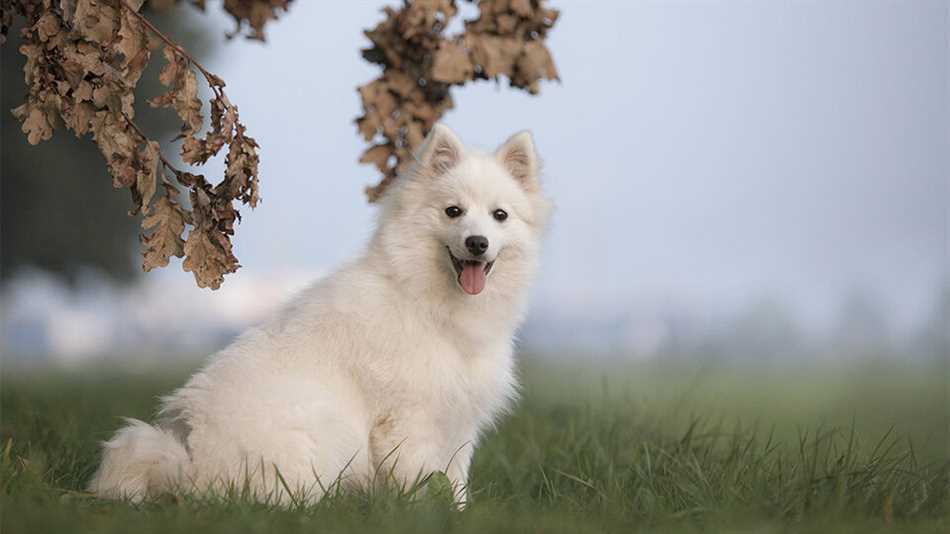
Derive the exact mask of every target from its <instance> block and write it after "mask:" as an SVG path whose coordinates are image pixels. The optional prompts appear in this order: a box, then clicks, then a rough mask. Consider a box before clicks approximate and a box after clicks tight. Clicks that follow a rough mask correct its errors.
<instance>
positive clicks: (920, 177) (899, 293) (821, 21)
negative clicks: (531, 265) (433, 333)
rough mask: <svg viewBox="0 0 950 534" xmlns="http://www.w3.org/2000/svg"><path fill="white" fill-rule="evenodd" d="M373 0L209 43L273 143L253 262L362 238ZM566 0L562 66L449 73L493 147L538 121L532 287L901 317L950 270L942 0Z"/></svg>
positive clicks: (290, 265)
mask: <svg viewBox="0 0 950 534" xmlns="http://www.w3.org/2000/svg"><path fill="white" fill-rule="evenodd" d="M381 5H382V3H381V2H373V1H358V2H332V3H327V2H311V1H306V2H304V1H298V2H294V3H293V4H292V8H291V10H290V13H289V14H287V15H286V16H284V17H282V18H281V20H280V21H279V22H278V23H276V24H273V25H269V26H268V38H269V40H268V43H267V44H266V45H265V46H260V45H258V44H255V43H247V42H241V41H236V42H232V43H229V44H224V45H221V46H220V47H218V51H217V53H216V55H214V56H213V57H211V58H209V59H208V61H207V63H208V64H209V66H210V67H211V70H213V71H214V72H215V73H217V74H219V75H221V76H222V77H223V78H224V79H225V80H227V82H228V94H229V96H230V98H231V100H232V101H233V102H235V103H237V104H238V105H239V106H240V111H241V117H242V118H243V119H244V121H245V123H246V124H247V125H248V128H249V131H250V133H251V134H252V135H253V136H255V137H256V138H257V139H258V140H259V141H260V142H261V145H262V150H261V154H262V155H261V162H262V164H261V180H262V194H263V198H264V203H263V204H262V206H260V207H259V208H258V209H257V210H256V211H255V212H254V213H252V214H248V215H247V216H246V217H245V219H244V222H243V223H242V225H241V227H240V228H239V230H238V233H237V238H236V242H237V255H238V257H239V258H240V259H241V262H242V264H243V265H244V266H245V269H247V270H249V271H255V272H260V273H268V272H276V271H284V270H295V271H299V270H314V271H323V270H326V269H329V268H332V266H334V265H336V264H338V263H339V262H340V261H341V260H343V259H345V258H347V257H351V256H353V255H354V254H356V253H357V252H358V251H359V249H360V247H361V246H362V243H363V242H364V241H365V239H366V237H367V235H368V232H369V228H370V224H371V219H372V211H373V210H372V208H371V207H370V206H368V205H367V204H366V203H365V200H364V197H363V194H362V189H363V186H364V185H366V184H368V183H371V182H374V181H375V180H376V178H377V177H376V176H375V172H374V170H373V169H372V168H371V167H367V166H362V165H357V164H356V159H357V158H358V156H359V154H360V152H361V151H362V150H363V149H364V148H365V145H364V143H363V141H362V140H361V138H359V137H358V136H357V134H356V130H355V128H354V126H353V124H352V120H353V118H354V117H356V116H357V115H358V114H359V112H360V108H359V99H358V97H357V93H356V91H355V87H356V86H357V85H359V84H361V83H365V82H366V81H367V80H370V79H371V78H373V77H374V76H376V75H377V73H378V68H377V67H375V66H372V65H369V64H367V63H366V62H365V61H363V60H362V59H361V58H360V56H359V49H360V48H361V47H364V46H365V45H366V44H367V41H366V39H365V38H364V37H363V35H362V30H363V29H364V28H368V27H371V26H372V25H374V24H375V23H377V22H378V21H379V20H380V18H381V15H380V13H379V8H380V7H381ZM551 5H553V6H554V7H557V8H560V9H561V10H562V16H561V19H560V20H559V21H558V23H557V26H556V28H555V29H554V31H553V32H552V33H551V36H550V40H549V44H550V48H551V50H552V52H553V54H554V57H555V60H556V62H557V65H558V68H559V70H560V73H561V77H562V80H563V82H562V83H561V84H553V83H549V84H546V85H544V86H543V88H542V94H541V96H540V97H538V98H535V97H530V96H528V95H526V94H524V93H522V92H518V91H515V90H511V89H508V88H507V87H505V86H504V85H505V84H501V85H500V86H499V85H496V84H494V83H487V82H486V83H481V84H479V85H475V86H470V87H465V88H463V89H454V90H453V94H454V96H455V101H456V109H455V110H453V111H451V112H449V113H448V115H447V116H446V117H445V122H446V123H448V124H449V125H450V126H451V127H452V128H454V129H455V130H456V131H457V132H458V133H459V135H460V136H461V137H462V139H463V140H464V141H466V142H468V143H473V144H476V145H481V146H482V147H486V148H491V147H494V146H495V145H496V144H497V143H498V142H499V141H501V140H502V139H504V138H505V137H506V136H508V135H509V134H510V133H512V132H514V131H517V130H520V129H524V128H529V129H531V130H532V131H533V132H534V134H535V137H536V141H537V145H538V147H539V151H540V153H541V155H542V157H543V159H544V161H545V182H546V188H547V191H548V192H549V194H550V196H551V197H552V198H553V199H554V202H555V203H556V205H557V213H556V215H555V219H554V223H553V229H552V231H551V232H550V234H549V236H548V241H547V248H546V251H545V258H544V263H543V267H542V272H541V275H540V279H539V283H538V287H537V290H536V302H538V303H540V302H543V303H545V304H546V305H553V306H558V305H563V306H578V305H584V304H609V305H620V304H621V303H626V302H630V303H633V304H634V305H637V306H649V305H654V304H657V303H659V304H661V305H665V304H670V303H673V304H676V305H682V306H694V307H697V308H703V309H715V308H732V307H735V306H741V305H742V304H743V303H745V302H748V301H749V300H751V299H757V298H760V297H763V296H771V297H778V298H780V299H784V300H786V301H787V302H789V303H790V304H791V305H793V306H795V307H796V308H797V309H798V310H800V311H801V312H802V313H803V314H805V315H806V316H811V317H813V318H815V317H828V316H829V314H831V313H832V312H833V311H834V310H835V309H836V307H837V303H838V302H839V301H840V299H841V297H842V296H843V295H845V294H847V293H848V292H849V291H852V290H855V289H867V290H871V291H873V292H876V293H877V294H878V296H880V297H881V298H882V299H883V300H884V301H885V302H888V303H891V304H893V306H894V310H895V312H896V313H897V314H898V315H899V316H900V317H909V316H910V315H913V314H914V313H917V312H919V311H921V310H923V309H924V308H925V307H926V306H928V305H929V303H930V301H931V298H932V295H933V293H934V290H935V288H936V287H937V286H938V284H940V283H944V282H943V281H946V280H948V273H950V260H948V203H950V52H948V50H950V41H948V39H950V37H948V36H950V7H948V5H950V4H948V3H947V2H945V1H943V0H934V1H911V0H907V1H877V0H857V1H852V2H843V1H842V2H839V1H826V0H814V1H794V2H791V1H789V2H784V1H783V2H779V1H765V0H758V1H746V2H739V1H729V2H726V1H722V2H713V1H703V2H700V1H693V2H685V1H682V2H672V1H667V2H659V1H657V2H641V1H627V0H623V1H621V0H617V1H612V2H611V1H601V2H596V3H594V2H582V1H568V0H556V1H554V2H551ZM464 7H465V10H464V11H463V14H470V13H472V9H471V7H470V6H467V5H466V6H464ZM215 11H216V10H215V9H211V12H212V13H213V14H212V15H207V16H206V19H208V20H209V21H210V23H211V24H212V25H214V26H216V27H218V28H219V29H221V30H222V31H223V30H225V29H228V28H229V27H230V26H229V24H230V23H229V22H228V21H227V20H225V19H224V17H223V16H221V15H220V14H218V13H215ZM149 276H154V275H149ZM160 276H180V277H182V278H190V275H188V274H183V273H180V272H177V271H176V270H174V269H166V270H164V272H163V273H162V274H161V275H160ZM237 276H241V275H240V274H238V275H237ZM189 283H190V282H189Z"/></svg>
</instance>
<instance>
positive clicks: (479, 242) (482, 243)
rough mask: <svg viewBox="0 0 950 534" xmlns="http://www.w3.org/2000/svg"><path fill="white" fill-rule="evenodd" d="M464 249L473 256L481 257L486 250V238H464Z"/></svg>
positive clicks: (471, 236)
mask: <svg viewBox="0 0 950 534" xmlns="http://www.w3.org/2000/svg"><path fill="white" fill-rule="evenodd" d="M465 248H467V249H468V251H469V252H471V253H472V255H473V256H481V255H482V254H484V253H485V251H486V250H488V238H487V237H485V236H483V235H470V236H468V237H466V238H465Z"/></svg>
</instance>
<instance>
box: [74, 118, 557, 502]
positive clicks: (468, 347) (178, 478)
mask: <svg viewBox="0 0 950 534" xmlns="http://www.w3.org/2000/svg"><path fill="white" fill-rule="evenodd" d="M538 168H539V164H538V161H537V156H536V154H535V150H534V146H533V142H532V140H531V136H530V134H528V133H520V134H517V135H515V136H514V137H512V138H511V139H509V140H508V141H507V142H506V143H505V144H503V145H502V146H501V147H500V148H499V149H498V150H497V151H496V152H495V153H492V154H486V153H479V152H476V151H473V150H470V149H468V148H466V147H464V146H462V144H461V143H460V142H459V140H458V138H456V136H455V135H454V134H453V133H452V132H451V131H450V130H449V129H448V128H446V127H445V126H442V125H436V127H435V128H434V129H433V131H432V133H431V134H430V135H429V137H428V138H427V139H426V141H425V142H424V143H423V145H422V147H421V148H420V150H419V152H418V162H417V163H416V164H415V165H414V166H413V168H412V169H411V170H410V171H409V172H408V173H406V174H405V175H404V176H402V177H400V179H399V180H397V181H396V183H395V184H394V185H393V186H391V187H390V190H389V191H388V192H387V193H386V195H385V196H384V198H383V199H382V201H381V207H380V213H379V218H378V224H377V228H376V231H375V233H374V235H373V237H372V239H371V240H370V243H369V245H368V247H367V248H366V252H365V253H364V254H363V255H362V257H360V258H359V259H357V260H356V261H353V262H352V263H350V264H348V265H346V266H344V267H343V268H341V269H340V270H339V271H337V272H336V273H335V274H333V275H331V276H329V277H327V278H325V279H323V280H321V281H319V282H318V283H316V284H315V285H313V286H312V287H310V288H309V289H307V290H305V291H304V292H302V293H301V294H300V295H299V296H298V297H297V298H296V299H295V300H294V301H293V302H292V303H291V304H290V305H289V306H287V307H286V308H285V309H284V310H283V311H282V312H280V313H279V314H278V315H277V316H276V317H274V318H273V319H272V320H270V321H269V322H267V323H265V324H263V325H262V326H259V327H256V328H253V329H251V330H250V331H248V332H246V333H244V334H243V335H242V336H240V337H239V338H238V339H237V340H236V341H235V342H234V343H232V344H231V345H230V346H229V347H227V348H225V349H224V350H222V351H221V352H219V353H217V354H215V355H214V356H213V357H212V358H211V360H210V362H209V363H208V365H207V366H206V367H204V369H202V370H201V371H199V372H197V373H196V374H195V375H194V376H193V377H192V378H191V379H190V380H189V381H188V383H187V384H185V386H184V387H182V388H181V389H179V390H177V391H175V392H174V393H173V394H171V395H169V396H168V397H166V398H164V399H163V403H162V407H161V410H160V412H159V415H160V417H159V421H158V422H157V423H156V424H155V425H149V424H146V423H143V422H141V421H135V420H129V422H128V423H129V424H128V426H126V427H124V428H122V429H121V430H119V431H118V433H117V434H116V435H115V437H114V438H113V439H112V440H111V441H108V442H106V443H104V445H103V459H102V464H101V466H100V467H99V470H98V471H97V472H96V474H95V476H94V477H93V479H92V481H91V482H90V490H91V491H93V492H95V493H96V494H97V495H100V496H102V497H109V498H130V499H143V498H146V497H148V496H150V495H154V494H156V493H159V492H163V491H197V492H210V491H220V490H224V489H226V488H227V487H228V486H232V485H233V486H236V487H237V488H238V489H240V488H250V489H251V491H252V494H253V495H254V496H255V497H256V498H260V499H265V498H274V497H275V496H276V498H278V499H280V500H282V501H284V502H287V501H288V499H289V498H294V499H296V498H297V497H292V496H290V495H288V494H287V492H286V489H285V488H288V487H289V489H290V490H291V491H292V492H294V493H295V494H297V495H302V496H304V498H306V499H308V500H316V499H319V498H320V497H321V496H322V495H323V493H324V492H325V491H326V488H328V487H329V486H331V485H332V484H334V483H338V484H341V486H342V487H344V488H353V487H361V486H362V487H365V486H366V485H367V484H370V483H372V482H373V481H374V480H379V479H380V474H384V475H386V478H388V477H390V476H391V477H392V478H394V479H395V482H396V483H399V484H411V483H413V482H414V481H415V480H417V479H418V477H420V476H424V475H426V474H428V473H430V472H433V471H444V472H445V473H446V474H447V476H448V477H449V479H450V480H451V481H452V483H453V484H454V485H455V487H456V490H457V491H458V493H459V498H460V500H461V501H464V500H465V496H466V492H465V487H466V483H467V479H468V469H469V463H470V461H471V458H472V453H473V451H474V448H475V445H476V443H477V442H478V438H479V434H480V433H481V432H482V431H483V430H484V429H485V428H486V427H488V426H489V425H491V424H492V422H493V421H494V420H495V419H496V417H498V415H499V414H500V413H502V412H503V411H504V410H505V409H506V408H507V407H508V406H509V404H510V403H511V401H512V399H513V398H514V396H515V394H516V388H517V384H516V379H515V376H514V365H513V357H512V356H513V355H512V349H513V347H512V339H513V335H514V333H515V329H516V328H517V326H518V324H519V323H520V322H521V320H522V315H523V312H524V309H525V292H526V288H527V286H528V283H529V281H530V280H531V278H532V276H533V273H534V271H535V267H536V262H537V257H538V248H539V242H540V237H541V233H542V231H543V227H544V226H545V223H546V220H547V215H548V211H549V205H548V203H547V201H546V200H545V198H544V197H543V196H542V195H541V193H540V191H539V187H538V182H537V180H538V176H537V174H538ZM450 205H457V206H460V207H462V208H463V209H464V212H465V213H464V215H463V216H461V217H458V218H456V219H452V218H449V217H447V216H446V214H445V212H444V210H445V208H446V207H448V206H450ZM499 208H501V209H504V210H505V211H507V212H508V214H509V217H508V219H507V220H506V221H504V222H499V221H497V220H495V219H494V218H493V217H492V212H493V211H494V210H496V209H499ZM319 231H320V230H319V229H318V230H316V232H319ZM475 234H478V235H484V236H486V237H487V238H488V239H489V243H490V247H489V249H488V251H487V253H486V254H485V257H486V258H488V259H492V258H494V259H495V264H494V267H493V269H492V271H491V273H490V275H489V278H488V281H487V286H486V287H485V289H484V291H482V292H481V293H480V294H478V295H475V296H471V295H467V294H466V293H464V292H463V291H462V289H461V288H460V287H459V285H458V282H457V281H456V273H455V271H454V269H453V266H452V262H451V259H450V258H449V256H448V253H447V251H446V247H449V248H450V249H451V250H452V252H453V254H454V255H455V256H456V257H458V258H467V257H469V254H468V253H467V252H466V249H465V246H464V240H465V238H466V237H468V236H470V235H475ZM278 472H279V473H280V475H281V477H282V478H283V480H281V479H280V477H278V476H276V473H278ZM297 492H299V494H298V493H297Z"/></svg>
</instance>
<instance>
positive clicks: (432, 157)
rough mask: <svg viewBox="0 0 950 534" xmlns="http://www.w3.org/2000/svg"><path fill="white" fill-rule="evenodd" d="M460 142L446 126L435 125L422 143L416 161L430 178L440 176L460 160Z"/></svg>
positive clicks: (461, 149) (461, 148)
mask: <svg viewBox="0 0 950 534" xmlns="http://www.w3.org/2000/svg"><path fill="white" fill-rule="evenodd" d="M463 150H464V148H463V147H462V142H461V141H459V138H458V137H457V136H456V135H455V133H454V132H452V130H450V129H449V127H448V126H446V125H444V124H442V123H437V124H436V125H435V126H433V127H432V131H430V132H429V135H428V136H426V138H425V139H424V140H423V141H422V146H421V147H420V148H419V153H418V155H417V156H416V159H417V160H418V161H419V164H420V165H421V166H422V168H423V169H425V170H426V171H427V172H428V174H430V175H431V176H441V175H442V174H445V172H446V171H448V170H449V169H451V168H452V167H455V166H456V165H458V162H459V161H461V159H462V151H463Z"/></svg>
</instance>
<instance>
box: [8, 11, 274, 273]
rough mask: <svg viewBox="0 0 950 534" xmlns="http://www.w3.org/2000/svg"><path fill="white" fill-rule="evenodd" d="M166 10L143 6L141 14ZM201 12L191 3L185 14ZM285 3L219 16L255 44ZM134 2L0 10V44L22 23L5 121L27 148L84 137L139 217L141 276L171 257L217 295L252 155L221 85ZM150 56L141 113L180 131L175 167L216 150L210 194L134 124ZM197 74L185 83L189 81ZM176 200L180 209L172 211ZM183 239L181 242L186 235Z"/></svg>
mask: <svg viewBox="0 0 950 534" xmlns="http://www.w3.org/2000/svg"><path fill="white" fill-rule="evenodd" d="M171 3H173V2H170V1H169V2H164V3H163V2H155V3H154V4H157V5H156V6H153V7H162V6H161V4H171ZM192 3H193V4H194V5H196V6H197V7H201V8H203V7H204V2H203V1H195V2H192ZM287 3H288V0H283V1H275V0H229V1H225V2H224V9H225V10H226V11H227V12H228V13H230V14H231V15H232V16H233V17H234V18H235V20H236V21H237V25H238V28H237V30H235V32H236V33H237V32H239V31H240V30H241V29H242V27H243V26H247V27H248V28H249V34H248V37H249V38H252V39H260V40H262V39H263V38H264V34H263V27H264V24H265V23H266V22H267V21H268V20H271V19H273V18H274V17H275V16H276V13H277V11H278V10H285V9H286V8H287ZM142 4H143V2H142V0H61V1H53V0H43V1H23V0H20V1H11V0H3V4H2V8H3V11H2V28H0V30H2V36H3V38H4V40H5V36H6V34H7V31H8V30H9V28H10V26H11V25H12V22H13V17H14V16H15V15H20V16H22V17H24V18H25V19H26V24H25V27H24V28H23V29H22V31H21V37H22V40H23V44H22V45H21V46H20V48H19V51H20V53H22V54H23V55H24V56H26V67H25V68H24V81H25V82H26V98H25V101H24V102H23V104H22V105H20V106H18V107H17V108H15V109H13V115H14V117H16V119H17V120H19V121H20V123H21V129H22V130H23V133H24V134H25V135H26V137H27V140H28V141H29V143H30V144H34V145H35V144H37V143H40V142H41V141H45V140H48V139H50V138H51V137H52V135H53V130H54V129H56V128H65V129H67V130H69V131H71V132H73V133H74V134H75V135H76V136H77V137H82V136H85V135H90V136H91V137H92V140H93V141H94V142H95V143H96V145H97V146H98V147H99V151H100V152H101V153H102V156H103V157H104V158H105V160H106V165H107V166H108V168H109V172H110V174H111V175H112V185H113V186H114V187H115V188H125V189H128V191H129V193H130V195H131V197H132V207H131V209H130V210H129V213H130V215H134V214H137V213H139V212H141V213H142V214H143V218H142V233H141V235H140V240H141V242H142V249H143V250H142V268H143V269H144V270H146V271H150V270H152V269H154V268H156V267H164V266H166V265H168V263H169V259H170V258H171V257H172V256H175V257H179V258H181V257H183V258H184V262H183V263H182V266H183V268H184V270H185V271H189V272H191V273H192V274H193V275H194V277H195V281H196V282H197V284H198V286H200V287H210V288H212V289H217V288H218V287H220V285H221V282H222V281H223V279H224V275H225V274H228V273H232V272H234V271H236V270H237V269H238V267H240V265H239V264H238V260H237V258H236V257H235V256H234V253H233V251H232V245H231V236H233V235H234V223H235V221H237V220H240V213H239V212H238V210H237V208H236V207H235V202H238V203H241V204H245V205H248V206H250V207H252V208H253V207H255V206H256V205H257V203H258V201H259V196H258V154H257V150H258V145H257V142H256V141H255V140H254V138H253V137H251V136H249V135H247V130H246V128H245V126H244V124H243V123H241V120H240V116H239V114H238V108H237V106H235V105H234V104H232V103H231V101H230V100H228V97H227V95H226V94H225V92H224V86H225V83H224V81H223V80H222V79H221V78H219V77H217V76H215V75H214V74H212V73H211V72H209V71H208V70H207V69H206V68H204V67H203V66H202V65H201V64H199V63H198V62H197V61H195V60H194V58H192V57H191V56H190V55H189V54H188V52H187V51H185V50H184V49H183V48H182V47H181V46H179V45H177V44H176V43H174V42H173V41H171V40H170V39H169V38H168V37H166V36H165V35H164V34H162V33H161V32H160V31H159V30H158V29H157V28H156V27H155V26H153V25H152V24H151V23H150V22H149V21H148V20H147V19H146V18H145V17H143V16H142V15H141V14H140V13H139V10H140V9H141V7H142ZM158 47H162V51H161V55H162V57H163V58H164V61H165V66H164V67H163V68H162V70H161V74H160V77H159V79H160V81H161V83H162V84H163V85H164V86H165V87H166V88H167V92H165V93H164V94H162V95H160V96H158V97H155V98H152V99H150V100H149V101H148V104H149V105H151V106H152V107H157V108H169V109H170V110H173V111H174V112H175V113H176V114H177V115H178V117H179V118H180V119H181V121H182V126H181V131H180V132H179V135H178V137H177V138H176V141H180V143H181V145H180V154H181V158H182V161H184V162H185V163H187V164H189V165H194V166H200V165H203V164H204V163H205V162H207V161H208V159H209V158H211V157H213V156H215V155H216V154H218V153H219V152H221V151H222V150H225V148H226V149H227V151H226V160H225V162H226V169H225V172H224V176H222V177H221V178H220V179H219V180H218V181H217V183H215V184H212V183H211V182H209V181H208V180H207V179H206V178H205V176H204V175H202V174H196V173H192V172H187V171H184V170H180V169H177V168H176V167H175V166H174V165H172V164H171V163H170V162H169V161H168V160H167V159H166V158H165V157H164V156H163V155H162V153H161V150H160V148H159V144H158V142H156V141H155V140H153V139H151V138H150V137H149V136H148V135H147V134H146V133H145V132H143V131H142V130H141V129H140V128H139V127H138V126H137V125H136V123H135V97H136V95H135V89H136V86H137V84H138V82H139V79H140V77H141V76H142V72H143V71H144V70H145V67H146V66H147V65H148V62H149V61H150V59H151V58H152V53H153V51H154V50H156V49H157V48H158ZM196 72H197V74H196ZM199 74H200V76H201V79H202V80H203V82H204V83H206V84H207V85H208V86H209V87H210V88H211V93H212V97H211V100H210V102H209V104H208V105H209V107H210V110H211V120H210V124H209V128H208V129H207V132H206V133H205V134H204V135H201V134H200V133H199V132H200V131H202V129H203V128H204V126H205V120H204V116H203V114H202V107H203V103H202V101H201V99H200V98H199V97H198V84H199V77H198V75H199ZM179 186H183V187H184V188H185V189H187V191H188V194H189V196H190V198H191V202H190V204H191V206H190V208H186V207H185V206H183V205H182V204H181V203H179V202H178V200H177V197H178V187H179ZM186 229H187V232H186Z"/></svg>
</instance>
